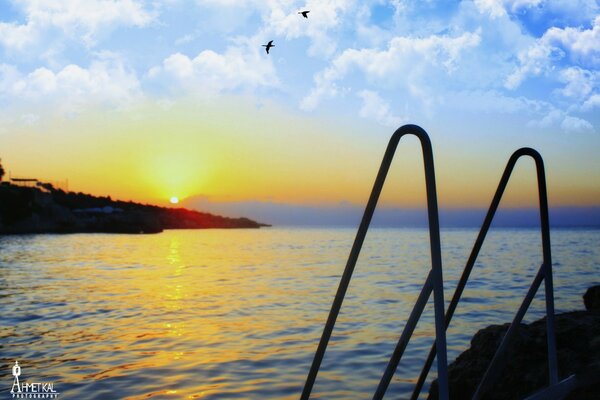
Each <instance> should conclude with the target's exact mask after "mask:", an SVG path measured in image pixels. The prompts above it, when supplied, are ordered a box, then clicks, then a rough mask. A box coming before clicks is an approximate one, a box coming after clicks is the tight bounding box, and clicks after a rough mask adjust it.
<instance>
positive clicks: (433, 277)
mask: <svg viewBox="0 0 600 400" xmlns="http://www.w3.org/2000/svg"><path fill="white" fill-rule="evenodd" d="M407 134H412V135H415V136H417V138H419V140H420V142H421V147H422V150H423V163H424V167H425V184H426V192H427V211H428V218H429V238H430V245H431V262H432V266H431V270H430V271H429V274H428V276H427V279H426V281H425V283H424V284H423V287H422V289H421V293H420V294H419V297H418V298H417V301H416V303H415V305H414V307H413V310H412V312H411V313H410V316H409V319H408V321H407V323H406V325H405V327H404V330H403V332H402V334H401V336H400V339H399V340H398V343H397V345H396V348H395V349H394V352H393V353H392V356H391V357H390V360H389V362H388V365H387V368H386V370H385V372H384V373H383V376H382V377H381V380H380V382H379V385H378V387H377V389H376V391H375V394H374V395H373V399H382V398H383V396H384V395H385V392H386V390H387V387H388V385H389V383H390V381H391V379H392V377H393V375H394V373H395V371H396V368H397V367H398V364H399V362H400V359H401V358H402V354H403V353H404V350H405V348H406V346H407V345H408V342H409V340H410V337H411V335H412V333H413V331H414V329H415V327H416V324H417V322H418V320H419V318H420V316H421V314H422V312H423V309H424V308H425V305H426V304H427V301H428V299H429V296H430V294H431V292H432V291H433V295H434V313H435V333H436V338H435V342H434V344H433V346H432V347H431V350H430V352H429V355H428V357H427V360H426V361H425V364H424V366H423V369H422V371H421V375H420V376H419V379H418V381H417V384H416V387H415V389H414V391H413V394H412V396H411V399H412V400H415V399H417V398H418V396H419V394H420V392H421V389H422V387H423V385H424V383H425V380H426V379H427V375H428V373H429V370H430V368H431V365H432V363H433V360H434V358H435V357H436V356H437V358H438V363H437V367H438V390H439V392H438V393H439V394H438V396H439V399H444V400H445V399H448V398H449V391H448V366H447V356H446V334H445V330H446V328H447V327H448V325H449V324H450V321H451V319H452V316H453V315H454V312H455V310H456V307H457V305H458V302H459V300H460V297H461V295H462V293H463V291H464V288H465V286H466V284H467V281H468V279H469V276H470V273H471V270H472V269H473V266H474V264H475V261H476V259H477V256H478V255H479V251H480V250H481V247H482V245H483V242H484V240H485V237H486V235H487V232H488V230H489V227H490V225H491V223H492V220H493V218H494V215H495V214H496V211H497V209H498V205H499V204H500V200H501V199H502V195H503V194H504V190H505V189H506V185H507V184H508V181H509V179H510V176H511V174H512V171H513V169H514V166H515V164H516V163H517V161H518V160H519V159H520V158H521V157H523V156H529V157H531V158H533V160H534V161H535V165H536V171H537V183H538V194H539V210H540V220H541V236H542V253H543V257H542V258H543V261H542V264H541V266H540V268H539V270H538V272H537V275H536V277H535V278H534V280H533V282H532V284H531V286H530V288H529V290H528V292H527V294H526V296H525V298H524V300H523V302H522V304H521V306H520V307H519V310H518V311H517V313H516V315H515V317H514V319H513V321H512V323H511V325H510V327H509V329H508V331H507V333H506V334H505V336H504V338H503V340H502V342H501V344H500V346H499V347H498V349H497V351H496V354H495V355H494V357H493V359H492V362H491V364H490V366H489V367H488V369H487V371H486V372H485V374H484V376H483V379H482V381H481V382H480V383H479V386H478V387H477V389H476V391H475V394H474V395H473V399H480V398H481V397H482V396H483V395H485V393H486V390H488V389H489V388H490V387H491V386H492V385H493V383H494V382H495V379H496V378H497V376H498V374H499V372H500V370H501V366H502V365H501V364H502V361H503V359H502V357H503V354H504V353H505V351H506V349H507V348H508V346H509V344H510V342H511V339H512V338H513V336H514V334H515V332H516V330H517V327H518V325H519V323H520V322H521V321H522V319H523V317H524V315H525V313H526V311H527V309H528V308H529V305H530V304H531V301H532V300H533V297H534V296H535V294H536V292H537V290H538V289H539V287H540V285H541V283H542V281H544V283H545V299H546V323H547V325H546V331H547V349H548V373H549V386H548V388H546V389H545V390H542V391H540V392H538V393H536V394H534V395H533V396H531V397H529V398H528V399H531V400H533V399H535V400H537V399H542V398H544V399H550V398H560V396H562V395H564V394H566V393H568V392H569V391H570V390H572V388H573V387H574V385H575V381H576V379H574V377H573V376H571V377H569V378H567V379H565V380H563V381H561V382H559V381H558V367H557V357H556V337H555V329H554V291H553V281H552V255H551V249H550V226H549V218H548V197H547V193H546V177H545V171H544V163H543V160H542V157H541V156H540V154H539V153H538V152H537V151H535V150H533V149H531V148H521V149H519V150H517V151H516V152H514V153H513V154H512V156H511V157H510V159H509V161H508V164H507V166H506V168H505V170H504V173H503V175H502V178H501V179H500V183H499V185H498V188H497V190H496V193H495V195H494V198H493V200H492V203H491V205H490V208H489V209H488V212H487V214H486V217H485V219H484V222H483V225H482V227H481V229H480V231H479V235H478V236H477V239H476V241H475V244H474V246H473V249H472V251H471V254H470V256H469V259H468V261H467V264H466V266H465V268H464V270H463V273H462V276H461V278H460V280H459V282H458V285H457V287H456V290H455V292H454V295H453V297H452V301H451V302H450V305H449V307H448V310H447V312H446V314H445V316H444V298H443V277H442V260H441V249H440V229H439V218H438V207H437V194H436V187H435V173H434V164H433V153H432V149H431V141H430V140H429V137H428V135H427V133H426V132H425V131H424V130H423V129H422V128H420V127H418V126H416V125H405V126H402V127H400V128H399V129H398V130H396V132H394V134H393V135H392V138H391V139H390V142H389V144H388V147H387V149H386V152H385V155H384V157H383V161H382V163H381V166H380V168H379V172H378V174H377V178H376V179H375V184H374V186H373V190H372V192H371V196H370V198H369V201H368V203H367V206H366V209H365V212H364V214H363V218H362V221H361V223H360V226H359V228H358V232H357V234H356V238H355V240H354V244H353V246H352V249H351V251H350V255H349V257H348V262H347V263H346V268H345V269H344V273H343V275H342V278H341V281H340V285H339V287H338V290H337V293H336V296H335V298H334V301H333V304H332V306H331V310H330V312H329V317H328V318H327V322H326V324H325V328H324V330H323V334H322V336H321V340H320V342H319V346H318V347H317V351H316V353H315V356H314V359H313V362H312V365H311V368H310V370H309V373H308V376H307V379H306V383H305V385H304V389H303V391H302V395H301V397H300V398H301V399H302V400H308V399H309V397H310V393H311V391H312V388H313V385H314V382H315V380H316V377H317V373H318V371H319V367H320V365H321V361H322V360H323V356H324V354H325V350H326V348H327V344H328V342H329V339H330V337H331V333H332V331H333V327H334V325H335V321H336V319H337V316H338V314H339V311H340V308H341V305H342V302H343V300H344V296H345V294H346V290H347V288H348V285H349V283H350V279H351V277H352V272H353V271H354V267H355V266H356V262H357V259H358V256H359V254H360V250H361V248H362V245H363V242H364V239H365V236H366V233H367V231H368V229H369V224H370V222H371V218H372V216H373V213H374V211H375V208H376V206H377V201H378V199H379V195H380V194H381V190H382V188H383V184H384V183H385V179H386V176H387V173H388V170H389V168H390V165H391V162H392V160H393V157H394V154H395V151H396V148H397V146H398V142H399V141H400V139H401V138H402V137H403V136H404V135H407Z"/></svg>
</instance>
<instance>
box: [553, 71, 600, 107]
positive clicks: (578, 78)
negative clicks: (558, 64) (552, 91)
mask: <svg viewBox="0 0 600 400" xmlns="http://www.w3.org/2000/svg"><path fill="white" fill-rule="evenodd" d="M598 75H599V73H598V72H596V71H588V70H584V69H581V68H578V67H570V68H565V69H563V70H562V71H560V74H559V79H560V81H561V82H563V83H565V84H566V85H565V87H564V88H563V89H560V90H559V91H558V92H559V93H560V94H562V95H563V96H565V97H571V98H575V99H577V100H581V99H587V97H588V96H589V95H590V93H592V91H593V90H594V88H595V87H596V86H597V85H596V81H597V80H598Z"/></svg>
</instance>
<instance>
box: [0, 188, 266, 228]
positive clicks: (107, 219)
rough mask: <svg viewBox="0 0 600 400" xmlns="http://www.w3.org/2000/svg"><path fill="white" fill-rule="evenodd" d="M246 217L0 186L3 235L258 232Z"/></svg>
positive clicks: (54, 191)
mask: <svg viewBox="0 0 600 400" xmlns="http://www.w3.org/2000/svg"><path fill="white" fill-rule="evenodd" d="M265 226H269V225H267V224H262V223H259V222H256V221H252V220H250V219H248V218H227V217H222V216H218V215H213V214H209V213H203V212H198V211H192V210H187V209H184V208H165V207H158V206H152V205H145V204H139V203H134V202H125V201H114V200H112V199H111V198H110V197H96V196H92V195H89V194H84V193H73V192H65V191H63V190H60V189H55V188H53V187H52V186H51V185H48V184H40V185H38V186H36V187H23V186H17V185H11V184H8V183H2V184H0V234H4V235H6V234H28V233H158V232H162V231H163V230H165V229H211V228H225V229H234V228H260V227H265Z"/></svg>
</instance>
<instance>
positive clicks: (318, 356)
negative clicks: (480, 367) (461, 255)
mask: <svg viewBox="0 0 600 400" xmlns="http://www.w3.org/2000/svg"><path fill="white" fill-rule="evenodd" d="M406 134H413V135H415V136H417V137H418V138H419V140H420V141H421V146H422V149H423V161H424V165H425V179H426V187H427V207H428V216H429V233H430V245H431V252H432V256H431V258H432V270H431V274H432V284H433V292H434V309H435V317H436V318H435V321H436V343H437V348H438V358H439V360H440V362H439V363H438V375H439V376H440V393H446V396H445V397H442V398H447V393H448V387H447V386H448V385H447V363H446V362H445V360H446V334H445V329H444V326H443V318H444V317H443V315H444V314H443V313H444V296H443V277H442V259H441V250H440V238H439V219H438V208H437V196H436V188H435V173H434V166H433V152H432V150H431V142H430V140H429V137H428V136H427V133H426V132H425V131H424V130H423V129H422V128H420V127H418V126H416V125H404V126H402V127H400V128H398V129H397V130H396V132H394V134H393V135H392V137H391V139H390V141H389V143H388V147H387V149H386V152H385V155H384V157H383V160H382V162H381V166H380V168H379V172H378V174H377V178H376V179H375V184H374V185H373V190H372V191H371V196H370V197H369V201H368V203H367V206H366V208H365V212H364V214H363V218H362V221H361V223H360V226H359V228H358V232H357V234H356V238H355V240H354V244H353V245H352V249H351V251H350V255H349V257H348V262H347V263H346V268H345V269H344V273H343V274H342V278H341V280H340V285H339V286H338V290H337V293H336V295H335V298H334V300H333V304H332V305H331V310H330V312H329V316H328V318H327V322H326V323H325V327H324V329H323V334H322V335H321V340H320V341H319V345H318V347H317V351H316V352H315V356H314V358H313V362H312V365H311V368H310V370H309V372H308V376H307V378H306V383H305V384H304V389H303V391H302V395H301V397H300V399H301V400H308V398H309V397H310V393H311V391H312V388H313V386H314V383H315V380H316V377H317V373H318V372H319V367H320V365H321V362H322V360H323V356H324V355H325V350H326V348H327V344H328V343H329V339H330V338H331V333H332V331H333V327H334V325H335V321H336V319H337V316H338V314H339V311H340V308H341V306H342V302H343V300H344V296H345V294H346V291H347V289H348V285H349V283H350V279H351V278H352V273H353V271H354V267H355V266H356V261H357V260H358V256H359V254H360V250H361V248H362V245H363V242H364V239H365V236H366V234H367V231H368V229H369V224H370V222H371V219H372V217H373V213H374V211H375V207H376V206H377V201H378V199H379V195H380V194H381V190H382V188H383V184H384V183H385V178H386V176H387V173H388V171H389V168H390V165H391V163H392V160H393V158H394V153H395V152H396V148H397V146H398V142H399V141H400V138H402V136H404V135H406Z"/></svg>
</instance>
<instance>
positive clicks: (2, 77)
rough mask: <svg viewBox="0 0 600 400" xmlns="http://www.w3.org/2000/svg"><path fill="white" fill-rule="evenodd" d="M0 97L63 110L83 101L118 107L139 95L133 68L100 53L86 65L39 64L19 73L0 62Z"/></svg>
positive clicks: (70, 108) (81, 103)
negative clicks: (55, 68) (53, 66)
mask: <svg viewBox="0 0 600 400" xmlns="http://www.w3.org/2000/svg"><path fill="white" fill-rule="evenodd" d="M0 92H1V93H2V94H3V95H2V97H0V98H10V102H11V103H15V102H16V103H19V102H26V103H28V104H44V105H45V106H47V107H49V108H53V107H56V108H59V109H60V110H62V112H63V113H71V112H76V111H77V110H78V109H79V108H80V107H82V106H83V105H86V104H91V103H93V104H100V105H104V106H108V107H110V108H121V107H124V106H127V105H128V104H130V103H131V102H132V101H133V100H134V99H136V98H140V97H141V88H140V84H139V81H138V79H137V77H136V74H135V72H134V71H132V70H131V69H129V68H128V67H127V66H126V65H125V63H124V62H123V60H122V59H121V58H119V57H118V56H117V55H115V54H110V53H102V54H99V55H98V58H96V59H95V60H94V61H92V62H91V63H90V65H89V67H88V68H84V67H81V66H79V65H76V64H69V65H67V66H65V67H64V68H62V69H60V70H58V71H52V70H51V69H48V68H46V67H40V68H37V69H35V70H33V71H32V72H29V73H21V72H20V71H18V70H17V69H16V68H15V67H14V66H10V65H2V66H0Z"/></svg>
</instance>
